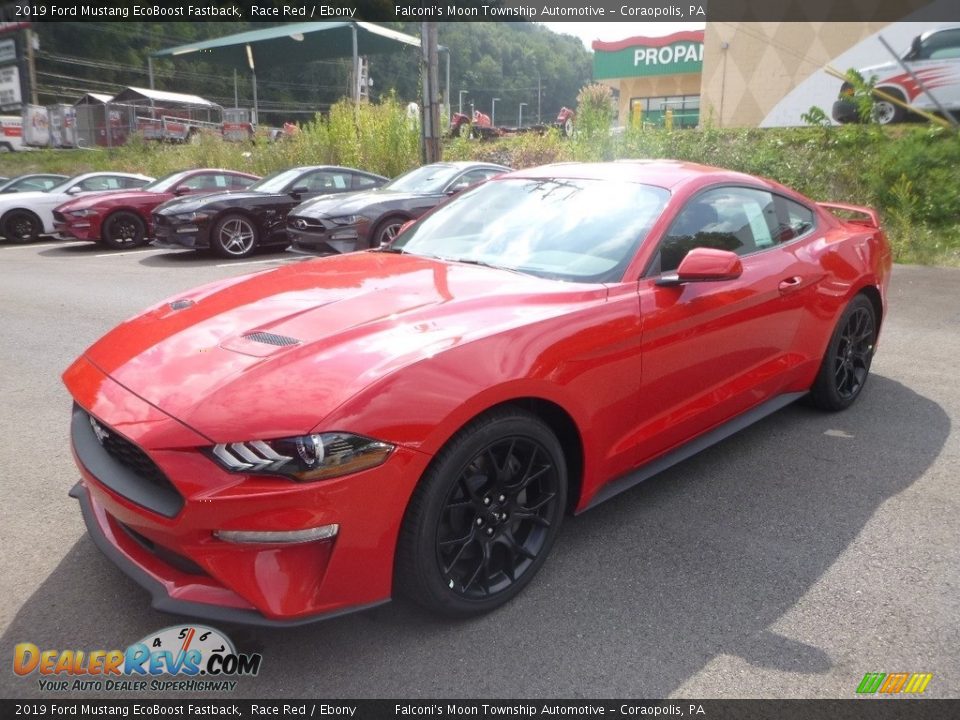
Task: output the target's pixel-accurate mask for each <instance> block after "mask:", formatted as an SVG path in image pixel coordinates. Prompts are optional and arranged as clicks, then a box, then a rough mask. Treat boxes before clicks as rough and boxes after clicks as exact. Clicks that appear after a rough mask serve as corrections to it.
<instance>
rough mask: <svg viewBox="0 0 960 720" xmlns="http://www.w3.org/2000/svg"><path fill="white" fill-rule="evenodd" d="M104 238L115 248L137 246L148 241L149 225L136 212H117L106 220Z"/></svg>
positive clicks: (104, 241)
mask: <svg viewBox="0 0 960 720" xmlns="http://www.w3.org/2000/svg"><path fill="white" fill-rule="evenodd" d="M102 238H103V244H104V245H106V246H107V247H109V248H113V249H114V250H126V249H128V248H135V247H139V246H140V245H143V244H145V243H146V242H147V227H146V225H145V224H144V222H143V220H142V219H141V218H140V216H139V215H137V214H136V213H132V212H126V211H121V212H115V213H114V214H113V215H111V216H110V217H108V218H107V219H106V220H105V221H104V223H103V232H102Z"/></svg>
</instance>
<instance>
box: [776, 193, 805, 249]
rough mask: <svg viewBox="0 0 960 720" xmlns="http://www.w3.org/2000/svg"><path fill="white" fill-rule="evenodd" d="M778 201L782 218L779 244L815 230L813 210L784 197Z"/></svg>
mask: <svg viewBox="0 0 960 720" xmlns="http://www.w3.org/2000/svg"><path fill="white" fill-rule="evenodd" d="M777 200H778V205H779V208H778V210H779V213H778V214H779V216H780V218H781V222H780V227H779V242H787V241H788V240H793V239H794V238H798V237H800V236H802V235H806V234H807V233H808V232H810V231H811V230H813V226H814V216H813V210H811V209H810V208H808V207H806V206H805V205H801V204H800V203H797V202H794V201H793V200H788V199H787V198H784V197H778V198H777Z"/></svg>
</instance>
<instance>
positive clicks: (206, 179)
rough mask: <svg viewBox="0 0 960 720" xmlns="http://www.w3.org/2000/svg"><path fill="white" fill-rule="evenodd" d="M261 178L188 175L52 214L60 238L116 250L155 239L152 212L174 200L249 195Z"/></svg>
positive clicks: (231, 173)
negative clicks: (236, 192)
mask: <svg viewBox="0 0 960 720" xmlns="http://www.w3.org/2000/svg"><path fill="white" fill-rule="evenodd" d="M259 179H260V178H259V177H258V176H256V175H250V174H249V173H243V172H237V171H236V170H215V169H202V170H184V171H181V172H175V173H172V174H170V175H167V176H166V177H162V178H160V179H159V180H154V181H153V182H152V183H150V184H149V185H144V186H143V187H142V188H140V189H139V190H126V191H123V192H112V193H106V194H100V195H94V196H91V197H81V198H77V199H76V200H70V201H69V202H66V203H64V204H63V205H61V206H60V207H58V208H57V209H56V210H55V211H54V213H53V227H54V230H55V232H56V233H57V235H58V236H59V237H62V238H69V239H77V240H90V241H91V242H99V243H103V244H104V245H106V246H107V247H111V248H113V249H114V250H121V249H123V248H132V247H137V246H138V245H143V244H144V243H146V242H147V241H148V240H149V239H150V238H151V237H153V228H152V226H151V213H152V212H153V209H154V208H155V207H157V206H158V205H160V204H161V203H164V202H166V201H167V200H172V199H173V198H175V197H181V196H184V195H202V194H205V193H212V192H226V191H230V190H245V189H246V188H248V187H250V185H252V184H253V183H255V182H256V181H257V180H259Z"/></svg>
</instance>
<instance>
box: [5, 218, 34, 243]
mask: <svg viewBox="0 0 960 720" xmlns="http://www.w3.org/2000/svg"><path fill="white" fill-rule="evenodd" d="M42 230H43V225H42V224H41V222H40V218H38V217H37V216H36V215H34V214H33V213H32V212H30V211H29V210H14V211H13V212H10V213H7V216H6V217H5V218H4V219H3V236H4V237H5V238H6V239H7V240H9V241H10V242H13V243H28V242H34V241H35V240H36V239H37V238H39V237H40V232H41V231H42Z"/></svg>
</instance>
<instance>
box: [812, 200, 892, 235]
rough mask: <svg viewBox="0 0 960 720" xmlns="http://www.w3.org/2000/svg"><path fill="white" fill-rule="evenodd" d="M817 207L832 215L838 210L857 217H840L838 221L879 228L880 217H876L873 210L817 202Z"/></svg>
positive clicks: (875, 212)
mask: <svg viewBox="0 0 960 720" xmlns="http://www.w3.org/2000/svg"><path fill="white" fill-rule="evenodd" d="M817 205H819V206H820V207H822V208H824V209H825V210H829V211H830V212H832V213H834V214H836V211H838V210H839V211H840V212H842V213H851V214H853V215H855V216H859V217H841V218H840V219H841V220H843V221H844V222H848V223H853V224H854V225H865V226H866V227H869V228H877V229H879V228H880V216H879V215H877V211H876V210H874V209H873V208H868V207H862V206H860V205H847V204H846V203H827V202H818V203H817ZM864 216H865V217H864Z"/></svg>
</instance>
